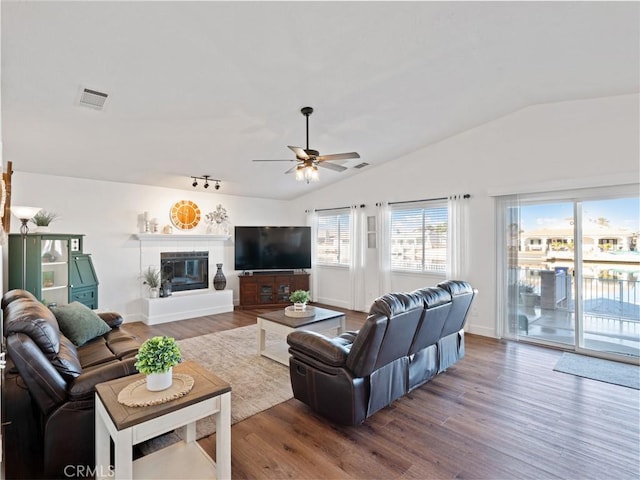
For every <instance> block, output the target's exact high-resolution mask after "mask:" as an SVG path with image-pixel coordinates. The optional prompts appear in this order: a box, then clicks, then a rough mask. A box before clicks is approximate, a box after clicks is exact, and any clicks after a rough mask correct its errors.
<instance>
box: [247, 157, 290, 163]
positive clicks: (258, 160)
mask: <svg viewBox="0 0 640 480" xmlns="http://www.w3.org/2000/svg"><path fill="white" fill-rule="evenodd" d="M295 161H296V160H294V159H293V158H290V159H288V160H284V159H281V160H263V159H257V160H252V162H295Z"/></svg>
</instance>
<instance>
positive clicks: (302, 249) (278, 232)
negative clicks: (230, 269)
mask: <svg viewBox="0 0 640 480" xmlns="http://www.w3.org/2000/svg"><path fill="white" fill-rule="evenodd" d="M234 258H235V269H236V270H245V271H246V270H296V269H302V268H311V227H235V255H234Z"/></svg>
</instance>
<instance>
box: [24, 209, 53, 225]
mask: <svg viewBox="0 0 640 480" xmlns="http://www.w3.org/2000/svg"><path fill="white" fill-rule="evenodd" d="M56 218H58V214H57V213H54V212H47V211H46V210H40V211H39V212H38V213H36V214H35V215H34V217H33V218H32V219H31V220H30V221H31V223H34V224H36V225H37V226H38V227H48V226H49V224H50V223H51V222H53V221H54V220H55V219H56Z"/></svg>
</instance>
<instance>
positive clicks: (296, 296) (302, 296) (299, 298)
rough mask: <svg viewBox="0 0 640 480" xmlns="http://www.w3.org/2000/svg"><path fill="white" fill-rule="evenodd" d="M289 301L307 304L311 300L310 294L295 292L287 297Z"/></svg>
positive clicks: (303, 291)
mask: <svg viewBox="0 0 640 480" xmlns="http://www.w3.org/2000/svg"><path fill="white" fill-rule="evenodd" d="M289 300H291V301H292V302H293V303H307V302H308V301H309V300H311V294H310V293H309V292H307V291H306V290H296V291H295V292H293V293H292V294H291V295H289Z"/></svg>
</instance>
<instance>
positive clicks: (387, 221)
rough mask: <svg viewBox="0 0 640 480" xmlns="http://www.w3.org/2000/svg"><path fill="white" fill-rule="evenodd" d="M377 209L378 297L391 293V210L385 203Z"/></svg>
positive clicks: (378, 204) (380, 204) (381, 203)
mask: <svg viewBox="0 0 640 480" xmlns="http://www.w3.org/2000/svg"><path fill="white" fill-rule="evenodd" d="M376 206H377V207H378V218H377V220H378V222H377V223H378V225H377V227H378V232H377V233H378V271H379V274H378V295H377V296H380V295H384V294H385V293H389V292H390V291H391V208H390V207H389V204H388V203H387V202H379V203H377V204H376Z"/></svg>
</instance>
